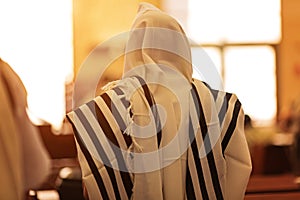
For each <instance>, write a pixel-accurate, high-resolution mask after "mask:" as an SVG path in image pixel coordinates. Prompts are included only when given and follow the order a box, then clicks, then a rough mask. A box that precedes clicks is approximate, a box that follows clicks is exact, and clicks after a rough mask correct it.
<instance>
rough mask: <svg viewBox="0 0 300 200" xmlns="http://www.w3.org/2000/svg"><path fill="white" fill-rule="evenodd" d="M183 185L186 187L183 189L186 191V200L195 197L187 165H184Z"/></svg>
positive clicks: (191, 199) (192, 199)
mask: <svg viewBox="0 0 300 200" xmlns="http://www.w3.org/2000/svg"><path fill="white" fill-rule="evenodd" d="M185 187H186V188H185V191H186V196H187V199H188V200H194V199H196V196H195V191H194V187H193V182H192V177H191V174H190V169H189V165H187V167H186V186H185Z"/></svg>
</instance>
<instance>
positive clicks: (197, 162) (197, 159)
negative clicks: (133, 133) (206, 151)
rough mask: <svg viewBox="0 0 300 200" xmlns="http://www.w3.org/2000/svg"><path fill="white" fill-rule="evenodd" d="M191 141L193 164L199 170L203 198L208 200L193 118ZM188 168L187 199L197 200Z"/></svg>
mask: <svg viewBox="0 0 300 200" xmlns="http://www.w3.org/2000/svg"><path fill="white" fill-rule="evenodd" d="M189 140H190V143H191V149H192V152H193V157H194V159H193V162H194V164H195V166H196V169H197V172H196V173H197V178H198V182H199V186H200V190H201V194H202V198H203V199H205V200H206V199H209V197H208V193H207V188H206V185H205V180H204V175H203V171H202V165H201V160H200V156H199V149H198V147H197V142H196V135H195V133H194V128H193V124H192V119H191V117H190V118H189ZM187 168H188V169H187V177H186V178H187V180H186V193H187V197H188V199H196V197H195V191H194V187H193V182H192V179H191V174H190V169H189V167H188V165H187Z"/></svg>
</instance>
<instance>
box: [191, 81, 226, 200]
mask: <svg viewBox="0 0 300 200" xmlns="http://www.w3.org/2000/svg"><path fill="white" fill-rule="evenodd" d="M192 86H193V90H192V94H193V95H192V96H193V98H195V97H196V99H194V103H195V106H196V107H197V104H198V106H199V113H198V117H199V118H198V121H199V124H200V129H201V132H202V138H203V141H204V142H203V144H204V147H205V150H207V149H209V150H210V151H209V152H207V151H206V153H207V161H208V165H209V170H210V175H211V179H212V182H213V186H214V191H215V195H216V197H217V199H220V200H222V199H223V194H222V190H221V186H220V182H219V177H218V171H217V167H216V163H215V159H214V155H213V151H212V148H211V144H210V139H209V135H208V134H207V132H208V129H207V124H206V119H205V116H204V111H203V107H202V104H201V100H200V97H199V95H198V92H197V88H196V86H195V85H194V84H192ZM197 111H198V109H197ZM206 137H208V138H207V142H205V141H206V140H205V138H206ZM206 145H208V146H206Z"/></svg>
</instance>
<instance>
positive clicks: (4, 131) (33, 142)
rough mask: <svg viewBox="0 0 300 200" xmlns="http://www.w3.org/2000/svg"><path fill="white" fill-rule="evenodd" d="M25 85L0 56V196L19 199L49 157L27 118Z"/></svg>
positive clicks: (45, 170)
mask: <svg viewBox="0 0 300 200" xmlns="http://www.w3.org/2000/svg"><path fill="white" fill-rule="evenodd" d="M26 108H27V93H26V89H25V87H24V85H23V83H22V81H21V79H20V78H19V76H18V75H17V74H16V73H15V72H14V71H13V69H12V68H11V67H10V66H9V65H8V64H7V63H6V62H4V61H3V60H1V59H0V199H1V200H2V199H3V200H4V199H5V200H23V199H26V197H27V196H28V192H29V190H30V189H35V188H37V187H38V186H39V185H40V184H41V183H42V182H43V181H44V180H45V178H46V177H47V176H48V174H49V172H50V158H49V154H48V152H47V151H46V149H45V147H44V144H43V142H42V141H41V138H40V136H39V133H38V130H37V128H36V127H35V126H34V125H33V124H32V122H31V121H30V119H29V118H28V115H27V112H26Z"/></svg>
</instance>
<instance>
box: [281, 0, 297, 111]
mask: <svg viewBox="0 0 300 200" xmlns="http://www.w3.org/2000/svg"><path fill="white" fill-rule="evenodd" d="M278 64H279V66H278V69H277V81H278V83H277V84H278V90H277V91H278V106H279V112H280V111H282V110H283V109H285V108H286V107H287V106H289V105H290V103H291V102H292V101H293V100H294V99H296V98H298V99H299V98H300V1H299V0H282V41H281V44H280V45H279V58H278Z"/></svg>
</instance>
